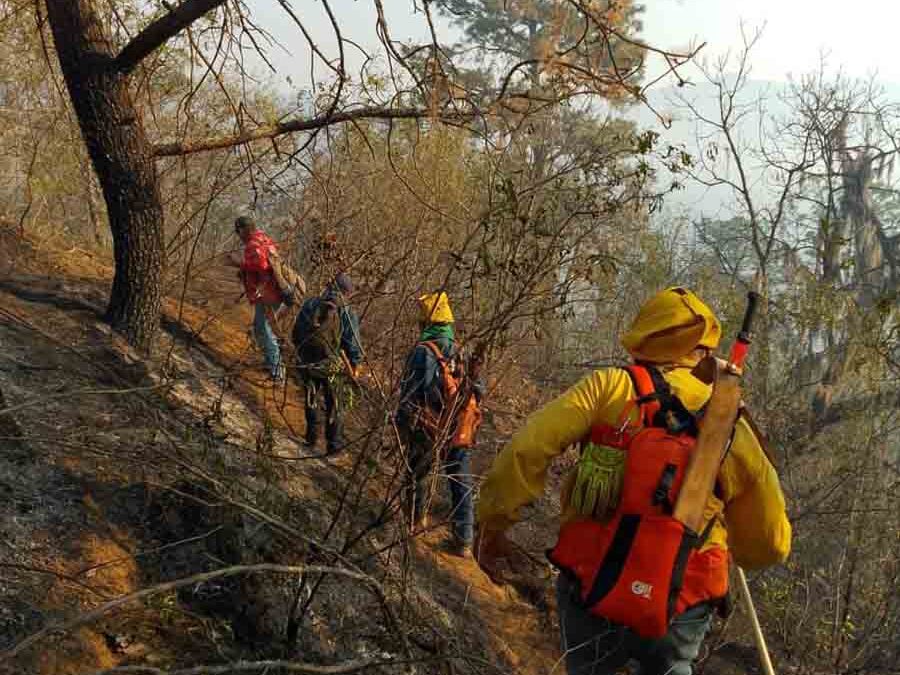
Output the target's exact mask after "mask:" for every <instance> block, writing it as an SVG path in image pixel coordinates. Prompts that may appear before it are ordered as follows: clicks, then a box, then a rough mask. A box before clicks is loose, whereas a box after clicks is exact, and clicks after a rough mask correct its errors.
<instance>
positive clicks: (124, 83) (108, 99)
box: [46, 0, 165, 350]
mask: <svg viewBox="0 0 900 675" xmlns="http://www.w3.org/2000/svg"><path fill="white" fill-rule="evenodd" d="M46 4H47V16H48V19H49V22H50V27H51V29H52V31H53V38H54V40H55V43H56V51H57V54H58V56H59V62H60V66H61V67H62V72H63V76H64V77H65V80H66V86H67V88H68V90H69V95H70V97H71V99H72V105H73V107H74V109H75V114H76V116H77V117H78V123H79V125H80V127H81V133H82V136H83V137H84V141H85V144H86V145H87V150H88V154H89V155H90V158H91V162H92V163H93V165H94V170H95V171H96V172H97V177H98V179H99V181H100V185H101V186H102V188H103V196H104V199H105V201H106V209H107V212H108V215H109V225H110V229H111V230H112V236H113V246H114V252H115V276H114V277H113V285H112V290H111V292H110V298H109V306H108V307H107V310H106V318H107V320H108V321H109V322H110V323H111V324H112V326H113V328H115V329H116V330H117V331H119V332H121V333H123V334H124V335H125V337H126V338H127V339H128V341H129V342H130V343H131V344H132V345H134V346H135V347H138V348H140V349H143V350H149V348H150V346H151V344H152V341H153V337H154V335H155V333H156V330H157V328H158V326H159V315H160V310H161V306H162V272H163V266H164V263H165V247H164V242H163V210H162V200H161V197H160V190H159V182H158V179H157V174H156V168H155V166H154V161H153V150H152V146H151V145H150V143H149V141H148V139H147V136H146V134H145V132H144V128H143V126H142V124H141V120H140V116H139V114H138V112H137V110H136V108H135V107H134V103H133V102H132V99H131V94H130V92H129V90H128V75H127V74H126V73H123V72H122V71H121V69H120V68H119V67H118V66H117V65H116V63H115V54H114V50H113V46H112V44H111V43H110V40H109V37H108V36H107V34H106V31H105V29H104V27H103V24H102V23H101V20H100V16H99V15H98V13H97V11H96V8H95V6H94V0H46Z"/></svg>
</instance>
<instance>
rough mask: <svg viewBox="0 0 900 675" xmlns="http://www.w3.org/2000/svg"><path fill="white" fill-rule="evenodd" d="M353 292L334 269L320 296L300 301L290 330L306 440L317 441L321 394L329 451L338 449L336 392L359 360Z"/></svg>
mask: <svg viewBox="0 0 900 675" xmlns="http://www.w3.org/2000/svg"><path fill="white" fill-rule="evenodd" d="M352 294H353V284H352V283H351V281H350V279H349V277H347V275H346V274H344V273H339V274H338V275H337V276H336V277H335V279H334V281H333V282H332V283H331V284H329V285H328V287H327V288H326V289H325V292H324V293H323V294H322V295H321V296H319V297H316V298H310V299H308V300H307V301H306V302H304V303H303V306H302V307H301V308H300V313H299V314H298V315H297V320H296V322H295V323H294V330H293V333H292V340H293V342H294V347H295V348H296V350H297V379H298V381H299V383H300V384H301V385H302V386H303V388H304V390H305V392H306V397H305V401H304V403H305V412H306V444H307V445H308V446H310V447H314V446H315V445H316V442H317V441H318V430H319V421H320V415H319V395H320V394H321V395H322V398H324V402H325V443H326V451H327V453H328V454H334V453H336V452H339V451H340V450H341V449H343V446H344V441H343V420H342V412H343V411H342V400H341V395H342V393H343V387H344V386H345V385H346V384H347V382H346V378H348V377H351V378H353V379H356V377H357V376H358V375H359V367H360V362H361V361H362V347H361V344H360V339H359V318H358V317H357V316H356V313H355V312H354V311H353V310H352V309H351V308H350V306H349V304H348V303H349V300H350V297H351V296H352ZM348 371H349V372H348Z"/></svg>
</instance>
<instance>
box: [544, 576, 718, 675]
mask: <svg viewBox="0 0 900 675" xmlns="http://www.w3.org/2000/svg"><path fill="white" fill-rule="evenodd" d="M574 593H575V586H574V584H572V582H570V581H569V580H568V579H566V578H564V577H563V575H560V576H559V580H558V581H557V584H556V599H557V602H558V604H559V625H560V632H561V634H562V636H561V637H562V650H563V654H564V655H565V659H566V671H567V672H568V675H612V674H613V673H615V672H616V670H617V669H619V668H622V667H623V666H625V664H627V663H628V661H629V660H632V659H633V660H634V661H637V662H638V663H639V664H640V667H641V668H640V671H639V672H640V675H691V673H692V672H693V668H692V666H691V664H692V663H693V661H694V659H695V658H697V654H698V653H699V652H700V645H701V644H702V643H703V638H704V637H706V633H707V631H708V630H709V626H710V624H711V623H712V609H711V608H710V607H709V606H708V605H700V606H697V607H693V608H691V609H689V610H687V611H686V612H684V613H683V614H680V615H678V616H676V617H675V620H674V621H673V622H672V625H671V626H670V627H669V632H668V633H667V634H666V635H665V637H663V638H660V639H659V640H647V639H644V638H641V637H638V636H637V635H635V634H634V633H632V632H631V631H630V630H628V629H627V628H625V627H623V626H620V625H618V624H614V623H611V622H609V621H607V620H606V619H602V618H600V617H597V616H594V615H593V614H590V613H589V612H588V611H587V610H586V609H584V608H583V607H581V606H579V605H578V604H577V603H576V602H575V600H574V599H573V597H574Z"/></svg>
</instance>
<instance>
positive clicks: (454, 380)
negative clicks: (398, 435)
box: [420, 340, 481, 448]
mask: <svg viewBox="0 0 900 675" xmlns="http://www.w3.org/2000/svg"><path fill="white" fill-rule="evenodd" d="M421 344H422V345H423V346H425V347H427V348H428V349H429V351H431V353H432V354H433V355H434V358H435V359H436V360H437V362H438V366H439V367H440V369H441V388H442V389H441V395H442V398H443V401H444V408H443V411H442V414H441V417H440V419H436V417H435V415H433V414H430V413H429V414H426V415H424V416H420V423H422V424H423V427H424V429H425V431H426V432H428V434H429V436H431V438H432V440H437V439H439V438H440V437H441V434H442V433H444V432H445V431H449V430H450V429H452V431H453V433H452V436H451V437H450V442H449V444H448V445H447V447H448V448H471V447H472V446H473V445H474V444H475V435H476V434H477V432H478V427H480V426H481V408H480V406H479V405H478V401H477V400H476V399H475V394H474V393H472V392H471V391H467V390H466V388H465V387H464V386H463V380H464V377H463V376H462V375H458V374H457V373H456V372H454V369H453V365H452V364H451V363H450V361H449V360H448V359H447V358H446V357H445V356H444V353H443V352H442V351H441V348H440V347H438V345H437V344H436V343H435V342H432V341H430V340H429V341H427V342H423V343H421ZM462 396H465V397H466V399H465V401H461V400H460V398H461V397H462Z"/></svg>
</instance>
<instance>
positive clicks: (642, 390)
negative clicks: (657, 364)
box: [625, 364, 668, 427]
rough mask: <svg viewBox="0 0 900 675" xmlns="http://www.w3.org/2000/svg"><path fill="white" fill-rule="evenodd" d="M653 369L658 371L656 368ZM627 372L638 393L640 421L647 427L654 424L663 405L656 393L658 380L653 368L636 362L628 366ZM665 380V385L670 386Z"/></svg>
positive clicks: (637, 401)
mask: <svg viewBox="0 0 900 675" xmlns="http://www.w3.org/2000/svg"><path fill="white" fill-rule="evenodd" d="M653 370H654V371H656V369H655V368H654V369H653ZM625 372H627V373H628V376H629V377H630V378H631V383H632V384H633V385H634V390H635V392H636V393H637V399H636V401H635V402H636V403H637V405H638V407H639V409H640V423H641V424H643V425H644V426H646V427H649V426H653V418H654V417H656V413H658V412H659V411H660V408H661V405H660V401H659V397H658V396H657V395H656V392H657V387H656V381H655V379H654V377H653V375H652V373H651V369H650V368H647V367H646V366H642V365H637V364H635V365H633V366H628V367H626V368H625ZM656 372H658V371H656ZM663 382H664V386H665V387H666V388H668V384H667V383H665V380H663Z"/></svg>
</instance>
